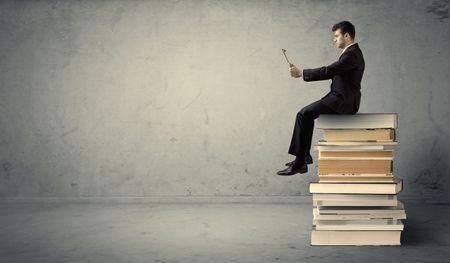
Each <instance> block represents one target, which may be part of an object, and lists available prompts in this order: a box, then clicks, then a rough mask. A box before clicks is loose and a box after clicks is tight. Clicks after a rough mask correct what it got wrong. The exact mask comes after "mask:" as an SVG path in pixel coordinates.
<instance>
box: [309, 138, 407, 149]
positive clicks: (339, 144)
mask: <svg viewBox="0 0 450 263" xmlns="http://www.w3.org/2000/svg"><path fill="white" fill-rule="evenodd" d="M317 145H318V146H332V145H334V146H359V147H361V146H382V145H383V146H396V145H398V142H362V141H361V142H360V141H355V142H349V141H343V142H341V141H339V142H333V141H331V142H329V141H324V140H319V141H318V142H317ZM379 148H381V147H379ZM343 149H346V148H343ZM361 149H363V148H361Z"/></svg>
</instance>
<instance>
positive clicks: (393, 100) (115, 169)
mask: <svg viewBox="0 0 450 263" xmlns="http://www.w3.org/2000/svg"><path fill="white" fill-rule="evenodd" d="M448 8H449V1H395V2H393V1H245V2H241V1H87V0H86V1H39V2H37V1H1V3H0V83H1V88H0V92H1V95H0V100H1V104H0V107H1V109H0V110H1V113H0V125H1V127H0V128H1V135H0V164H1V166H0V196H3V197H90V196H105V197H110V196H154V195H164V196H166V195H232V196H239V195H307V194H308V183H309V182H310V181H313V180H315V179H317V177H316V175H315V174H316V172H317V169H316V167H313V166H310V172H309V174H308V175H307V176H305V175H296V176H293V177H290V178H280V177H278V176H276V175H275V172H276V171H277V170H279V169H280V168H282V167H283V164H284V162H286V161H290V160H291V156H290V155H288V154H287V150H288V146H289V142H290V138H291V134H292V130H293V124H294V119H295V115H296V113H297V112H298V111H299V110H300V109H301V108H302V107H303V106H305V105H307V104H309V103H311V102H313V101H315V100H317V99H320V97H321V96H323V95H324V94H325V93H327V92H328V89H329V84H330V82H329V81H324V82H311V83H305V82H303V81H302V80H300V79H292V78H290V77H289V74H288V68H287V64H286V62H285V60H284V58H283V56H282V53H281V48H286V49H287V50H288V55H289V56H290V58H291V60H292V61H294V62H295V63H296V64H297V65H299V66H300V67H317V66H323V65H326V64H329V63H331V62H333V61H335V60H336V59H337V58H338V57H339V54H340V52H341V50H338V49H336V48H335V47H334V46H333V45H332V32H331V30H330V28H331V26H332V25H333V24H334V23H335V22H338V21H341V20H350V21H352V22H353V23H354V24H355V26H356V30H357V34H356V41H357V42H359V43H360V47H361V49H362V50H363V53H364V56H365V60H366V72H365V76H364V79H363V83H362V102H361V108H360V112H397V113H398V114H399V129H398V139H399V143H400V145H399V147H398V148H397V152H396V159H395V162H394V165H395V175H396V176H397V177H399V178H403V179H404V180H405V191H404V194H407V195H411V196H417V197H422V196H423V197H435V198H438V199H439V200H450V194H449V192H450V191H449V190H450V187H449V183H450V181H449V180H448V173H449V169H448V168H449V165H448V159H449V152H448V149H449V147H450V143H449V141H448V139H449V131H450V130H449V122H450V120H449V118H450V117H449V106H448V105H449V100H450V92H449V87H448V83H449V82H450V79H449V75H450V74H449V72H450V67H449V58H450V49H449V48H448V47H449V46H450V38H449V37H448V36H449V35H450V24H449V19H448ZM320 136H321V133H320V132H318V131H316V134H315V136H314V142H315V141H317V139H319V137H320ZM314 142H313V143H314ZM313 154H314V158H315V160H316V158H317V152H313Z"/></svg>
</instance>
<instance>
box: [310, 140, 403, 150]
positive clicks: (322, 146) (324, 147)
mask: <svg viewBox="0 0 450 263" xmlns="http://www.w3.org/2000/svg"><path fill="white" fill-rule="evenodd" d="M319 143H320V142H319ZM324 143H325V142H322V144H316V145H314V148H315V149H316V150H317V151H319V152H321V151H334V152H337V151H354V152H360V151H386V150H392V149H393V148H394V146H396V145H384V144H381V143H376V144H373V143H372V144H369V145H368V144H365V145H361V144H359V145H358V144H357V145H337V144H333V145H329V144H324Z"/></svg>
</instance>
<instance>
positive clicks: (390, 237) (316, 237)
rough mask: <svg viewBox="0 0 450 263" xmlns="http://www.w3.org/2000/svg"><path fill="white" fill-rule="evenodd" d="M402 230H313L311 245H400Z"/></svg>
mask: <svg viewBox="0 0 450 263" xmlns="http://www.w3.org/2000/svg"><path fill="white" fill-rule="evenodd" d="M401 233H402V231H399V230H388V231H367V230H366V231H354V230H346V231H342V230H341V231H334V230H313V231H312V232H311V245H313V246H323V245H325V246H326V245H333V246H335V245H344V246H345V245H348V246H398V245H401V243H400V237H401Z"/></svg>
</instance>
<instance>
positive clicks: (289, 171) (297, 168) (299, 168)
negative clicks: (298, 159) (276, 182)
mask: <svg viewBox="0 0 450 263" xmlns="http://www.w3.org/2000/svg"><path fill="white" fill-rule="evenodd" d="M306 172H308V165H306V163H304V164H301V165H296V164H294V165H292V166H289V167H288V168H286V169H284V170H281V171H278V172H277V174H278V175H283V176H289V175H294V174H296V173H301V174H304V173H306Z"/></svg>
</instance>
